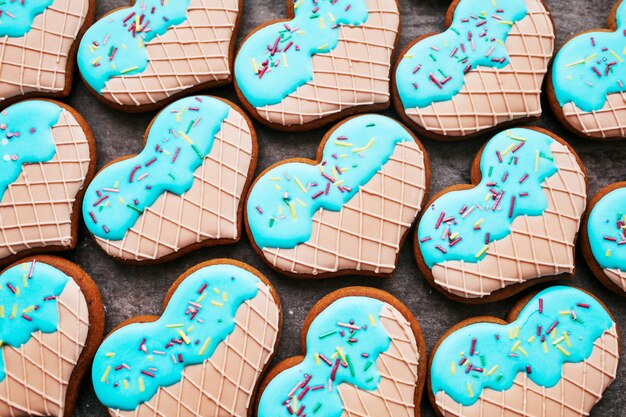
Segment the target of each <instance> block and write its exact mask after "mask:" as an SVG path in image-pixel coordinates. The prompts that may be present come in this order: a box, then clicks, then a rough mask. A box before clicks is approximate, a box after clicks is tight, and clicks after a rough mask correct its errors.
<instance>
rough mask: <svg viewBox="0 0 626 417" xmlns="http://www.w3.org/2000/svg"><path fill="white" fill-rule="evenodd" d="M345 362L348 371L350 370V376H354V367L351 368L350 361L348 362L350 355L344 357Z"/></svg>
mask: <svg viewBox="0 0 626 417" xmlns="http://www.w3.org/2000/svg"><path fill="white" fill-rule="evenodd" d="M346 362H348V369H349V370H350V375H352V376H355V373H354V366H352V361H351V360H350V355H346Z"/></svg>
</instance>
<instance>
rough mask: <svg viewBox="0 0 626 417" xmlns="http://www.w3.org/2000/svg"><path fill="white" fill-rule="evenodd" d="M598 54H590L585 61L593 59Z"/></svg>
mask: <svg viewBox="0 0 626 417" xmlns="http://www.w3.org/2000/svg"><path fill="white" fill-rule="evenodd" d="M597 55H598V54H596V53H593V54H591V55H589V56H588V57H587V58H586V59H585V61H591V60H592V59H594V58H595V57H596V56H597Z"/></svg>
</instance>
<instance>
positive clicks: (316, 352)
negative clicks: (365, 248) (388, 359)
mask: <svg viewBox="0 0 626 417" xmlns="http://www.w3.org/2000/svg"><path fill="white" fill-rule="evenodd" d="M383 306H384V304H383V303H382V302H381V301H378V300H375V299H372V298H367V297H345V298H341V299H339V300H337V301H335V302H334V303H333V304H331V305H330V306H329V307H327V308H326V309H325V310H324V311H322V312H321V313H320V315H318V316H317V317H316V318H315V319H314V320H313V322H312V323H311V326H310V327H309V330H308V332H307V338H306V342H307V344H306V349H307V354H306V357H305V358H304V360H303V361H302V363H300V364H298V365H296V366H294V367H292V368H289V369H286V370H284V371H283V372H281V373H280V374H278V376H276V377H275V378H274V379H272V381H271V382H270V383H269V385H268V386H267V388H265V391H263V395H262V396H261V400H260V403H259V410H258V415H259V417H278V416H291V415H297V416H301V415H304V414H306V415H309V416H311V415H315V416H316V417H340V416H341V415H342V414H343V412H344V409H343V404H342V401H341V397H340V395H339V386H340V385H341V384H350V385H354V386H356V387H357V388H359V389H362V390H367V391H373V390H375V389H376V388H377V387H378V384H379V383H380V381H381V375H380V373H379V371H378V368H377V365H376V361H377V359H378V356H379V355H380V354H381V353H384V352H386V351H387V349H389V346H390V343H391V339H390V337H389V335H388V334H387V331H386V330H385V328H384V327H383V325H382V323H381V321H380V312H381V310H382V308H383Z"/></svg>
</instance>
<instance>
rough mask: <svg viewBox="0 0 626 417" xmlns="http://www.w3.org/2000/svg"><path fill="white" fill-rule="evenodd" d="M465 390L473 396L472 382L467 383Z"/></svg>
mask: <svg viewBox="0 0 626 417" xmlns="http://www.w3.org/2000/svg"><path fill="white" fill-rule="evenodd" d="M467 392H468V393H469V396H470V397H472V398H473V397H474V390H473V389H472V384H470V383H469V382H468V383H467Z"/></svg>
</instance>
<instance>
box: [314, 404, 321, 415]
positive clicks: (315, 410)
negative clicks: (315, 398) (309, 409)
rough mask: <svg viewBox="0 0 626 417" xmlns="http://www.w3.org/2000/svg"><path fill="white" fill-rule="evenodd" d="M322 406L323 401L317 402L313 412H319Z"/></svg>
mask: <svg viewBox="0 0 626 417" xmlns="http://www.w3.org/2000/svg"><path fill="white" fill-rule="evenodd" d="M320 408H322V403H317V404H315V407H313V414H315V413H317V412H318V411H319V410H320Z"/></svg>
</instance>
